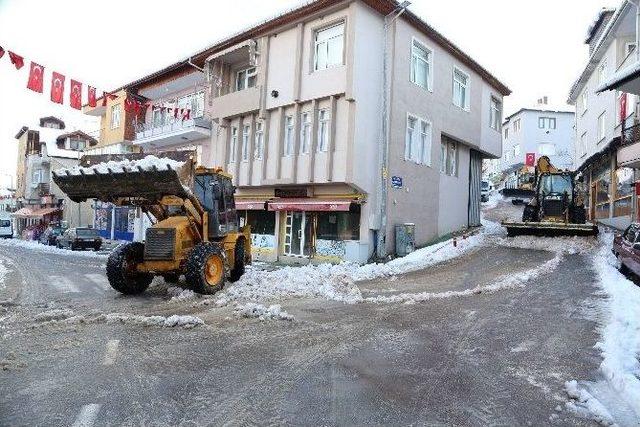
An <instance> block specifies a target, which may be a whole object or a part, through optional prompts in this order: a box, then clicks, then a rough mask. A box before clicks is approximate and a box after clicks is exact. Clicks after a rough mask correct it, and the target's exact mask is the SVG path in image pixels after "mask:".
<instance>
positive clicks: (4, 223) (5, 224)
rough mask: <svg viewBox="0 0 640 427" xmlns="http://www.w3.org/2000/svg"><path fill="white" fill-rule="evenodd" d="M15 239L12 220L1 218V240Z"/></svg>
mask: <svg viewBox="0 0 640 427" xmlns="http://www.w3.org/2000/svg"><path fill="white" fill-rule="evenodd" d="M12 237H13V225H12V224H11V220H10V219H7V218H0V238H3V239H11V238H12Z"/></svg>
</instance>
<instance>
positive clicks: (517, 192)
mask: <svg viewBox="0 0 640 427" xmlns="http://www.w3.org/2000/svg"><path fill="white" fill-rule="evenodd" d="M501 192H502V197H516V198H518V199H531V198H533V197H534V196H535V195H536V192H535V191H533V190H525V189H522V188H503V189H502V190H501Z"/></svg>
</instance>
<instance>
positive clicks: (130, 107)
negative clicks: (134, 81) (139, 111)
mask: <svg viewBox="0 0 640 427" xmlns="http://www.w3.org/2000/svg"><path fill="white" fill-rule="evenodd" d="M133 104H134V102H133V101H132V100H131V98H129V97H128V96H127V98H126V99H125V100H124V111H126V112H129V111H132V110H133V108H134V107H133Z"/></svg>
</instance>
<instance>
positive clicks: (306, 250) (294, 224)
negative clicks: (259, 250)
mask: <svg viewBox="0 0 640 427" xmlns="http://www.w3.org/2000/svg"><path fill="white" fill-rule="evenodd" d="M310 220H311V218H309V217H308V216H307V215H306V213H305V212H292V211H287V213H286V221H285V229H284V254H285V255H289V256H297V257H306V256H309V254H310V248H311V229H312V227H311V225H312V221H310Z"/></svg>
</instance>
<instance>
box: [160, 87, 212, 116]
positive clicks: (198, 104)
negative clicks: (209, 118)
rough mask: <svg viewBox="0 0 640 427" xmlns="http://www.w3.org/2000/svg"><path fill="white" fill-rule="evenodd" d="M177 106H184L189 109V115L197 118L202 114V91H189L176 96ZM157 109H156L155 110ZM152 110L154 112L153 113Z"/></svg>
mask: <svg viewBox="0 0 640 427" xmlns="http://www.w3.org/2000/svg"><path fill="white" fill-rule="evenodd" d="M177 106H178V108H186V109H189V110H191V113H189V117H190V118H191V119H197V118H200V117H203V116H204V91H203V90H201V91H199V92H194V93H190V94H189V95H185V96H181V97H180V98H178V103H177ZM155 111H158V110H155ZM155 111H154V113H155Z"/></svg>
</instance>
